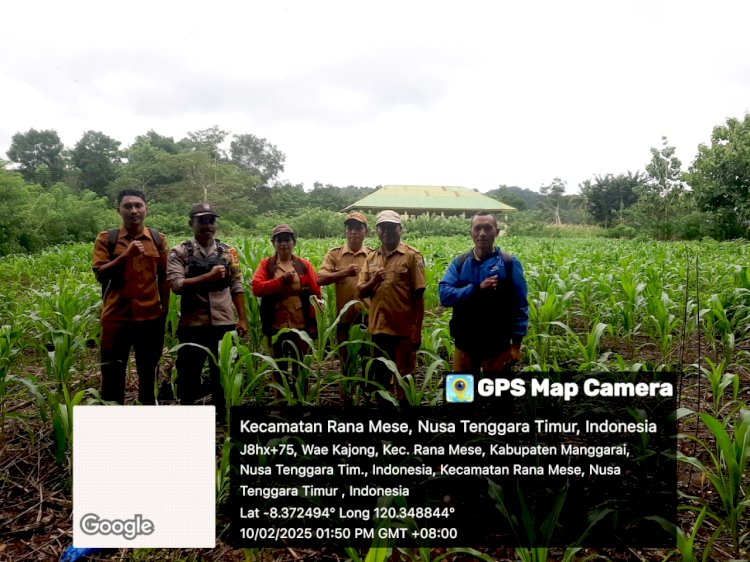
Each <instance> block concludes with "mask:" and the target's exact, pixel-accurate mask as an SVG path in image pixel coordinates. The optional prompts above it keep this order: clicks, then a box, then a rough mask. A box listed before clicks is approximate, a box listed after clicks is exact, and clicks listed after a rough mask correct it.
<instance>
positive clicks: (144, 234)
mask: <svg viewBox="0 0 750 562" xmlns="http://www.w3.org/2000/svg"><path fill="white" fill-rule="evenodd" d="M117 237H118V238H131V239H133V240H142V239H143V238H148V239H149V240H151V241H152V242H153V241H154V239H153V238H152V237H151V229H150V228H149V227H147V226H144V227H143V230H142V231H141V233H140V234H139V235H138V236H130V233H128V230H127V229H126V228H125V227H124V226H120V231H119V232H118V233H117Z"/></svg>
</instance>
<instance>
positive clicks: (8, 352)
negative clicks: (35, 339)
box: [0, 325, 20, 444]
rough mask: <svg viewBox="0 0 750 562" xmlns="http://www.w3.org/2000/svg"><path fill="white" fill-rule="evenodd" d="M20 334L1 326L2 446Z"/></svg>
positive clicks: (0, 395) (0, 421)
mask: <svg viewBox="0 0 750 562" xmlns="http://www.w3.org/2000/svg"><path fill="white" fill-rule="evenodd" d="M19 340H20V333H19V332H18V331H15V330H13V329H12V328H11V326H8V325H6V326H0V444H2V443H4V442H5V400H6V397H7V393H8V382H9V381H10V380H11V379H12V375H11V374H10V367H11V365H12V364H13V360H14V359H15V356H16V355H17V354H18V352H19V351H20V349H19V347H18V342H19Z"/></svg>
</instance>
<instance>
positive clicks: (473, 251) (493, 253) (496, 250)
mask: <svg viewBox="0 0 750 562" xmlns="http://www.w3.org/2000/svg"><path fill="white" fill-rule="evenodd" d="M499 255H500V248H498V247H497V246H495V248H494V249H493V250H492V251H491V252H490V253H489V254H487V255H485V256H484V257H483V258H481V259H480V258H478V257H477V249H476V248H472V249H471V257H473V258H474V260H475V261H485V260H488V259H489V258H492V257H497V256H499Z"/></svg>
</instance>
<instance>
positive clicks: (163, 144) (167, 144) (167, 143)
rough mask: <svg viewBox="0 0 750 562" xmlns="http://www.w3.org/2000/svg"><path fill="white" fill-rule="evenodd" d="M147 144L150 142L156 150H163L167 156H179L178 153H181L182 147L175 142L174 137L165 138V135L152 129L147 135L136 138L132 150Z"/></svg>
mask: <svg viewBox="0 0 750 562" xmlns="http://www.w3.org/2000/svg"><path fill="white" fill-rule="evenodd" d="M145 142H148V143H149V145H151V146H153V147H154V148H158V149H159V150H162V151H164V152H166V153H167V154H177V153H178V152H180V146H179V145H178V144H177V143H176V142H175V141H174V139H173V138H172V137H165V136H163V135H160V134H159V133H157V132H155V131H154V130H153V129H151V130H150V131H149V132H148V133H146V134H145V135H138V136H137V137H135V141H134V142H133V144H132V145H131V148H132V147H133V146H136V145H141V144H143V143H145Z"/></svg>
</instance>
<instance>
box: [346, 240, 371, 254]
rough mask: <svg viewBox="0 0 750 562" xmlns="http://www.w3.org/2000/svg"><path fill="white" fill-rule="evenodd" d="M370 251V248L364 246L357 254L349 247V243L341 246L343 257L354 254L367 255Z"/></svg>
mask: <svg viewBox="0 0 750 562" xmlns="http://www.w3.org/2000/svg"><path fill="white" fill-rule="evenodd" d="M368 250H369V248H368V247H367V246H365V245H364V244H362V247H361V248H360V249H359V250H357V251H356V252H355V251H354V250H352V249H351V248H350V247H349V244H348V243H344V245H343V246H341V255H342V256H343V255H344V254H354V255H355V256H356V255H357V254H366V253H367V252H368Z"/></svg>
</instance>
